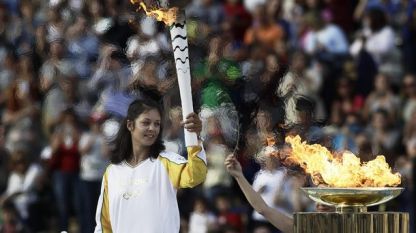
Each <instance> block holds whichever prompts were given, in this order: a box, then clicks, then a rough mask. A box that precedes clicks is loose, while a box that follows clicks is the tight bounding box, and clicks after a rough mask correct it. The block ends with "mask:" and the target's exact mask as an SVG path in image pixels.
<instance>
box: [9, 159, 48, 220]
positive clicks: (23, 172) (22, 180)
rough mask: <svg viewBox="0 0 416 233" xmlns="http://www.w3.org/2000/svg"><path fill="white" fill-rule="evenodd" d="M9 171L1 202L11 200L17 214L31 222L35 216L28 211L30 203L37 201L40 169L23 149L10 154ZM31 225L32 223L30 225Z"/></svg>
mask: <svg viewBox="0 0 416 233" xmlns="http://www.w3.org/2000/svg"><path fill="white" fill-rule="evenodd" d="M10 163H11V168H12V170H11V173H10V176H9V179H8V183H7V189H6V192H5V193H4V194H3V196H2V202H8V201H10V202H12V203H13V205H14V206H15V207H16V209H17V211H18V213H19V214H18V216H20V217H21V219H22V220H23V221H24V222H25V223H26V224H28V223H33V221H31V219H30V218H33V217H35V216H34V214H35V213H34V212H30V210H31V205H33V204H34V203H35V202H36V201H38V200H37V199H38V195H37V193H38V192H37V190H38V188H39V186H40V177H41V174H42V169H41V168H40V166H39V165H37V164H35V163H31V162H30V158H29V155H28V154H27V153H26V152H24V151H16V152H14V153H13V154H12V155H11V158H10ZM32 227H33V225H32Z"/></svg>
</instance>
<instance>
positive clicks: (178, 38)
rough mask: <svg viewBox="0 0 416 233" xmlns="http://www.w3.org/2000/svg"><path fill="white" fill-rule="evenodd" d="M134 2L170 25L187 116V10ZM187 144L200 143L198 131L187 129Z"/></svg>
mask: <svg viewBox="0 0 416 233" xmlns="http://www.w3.org/2000/svg"><path fill="white" fill-rule="evenodd" d="M130 1H131V2H132V3H133V4H136V3H139V4H140V6H141V8H142V9H143V10H144V11H145V12H146V15H148V16H152V17H155V18H156V20H158V21H163V22H164V23H165V24H166V25H168V26H169V27H170V36H171V39H172V47H173V54H174V58H175V66H176V73H177V77H178V84H179V92H180V97H181V104H182V115H183V117H186V116H187V115H188V114H190V113H192V112H193V111H194V110H193V103H192V90H191V69H190V66H189V55H188V38H187V33H186V21H185V12H184V11H182V10H179V8H177V7H173V8H169V9H156V10H147V9H146V5H145V4H144V3H143V2H140V0H130ZM185 145H186V146H195V145H198V138H197V135H196V133H191V132H188V131H187V130H185Z"/></svg>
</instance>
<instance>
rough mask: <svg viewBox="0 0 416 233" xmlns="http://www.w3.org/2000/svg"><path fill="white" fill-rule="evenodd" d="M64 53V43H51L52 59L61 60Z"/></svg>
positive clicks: (57, 41) (56, 41)
mask: <svg viewBox="0 0 416 233" xmlns="http://www.w3.org/2000/svg"><path fill="white" fill-rule="evenodd" d="M63 52H64V46H63V44H62V41H60V40H55V41H52V42H51V43H50V53H51V57H52V58H58V59H59V58H61V57H62V55H63Z"/></svg>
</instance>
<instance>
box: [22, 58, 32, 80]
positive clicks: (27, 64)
mask: <svg viewBox="0 0 416 233" xmlns="http://www.w3.org/2000/svg"><path fill="white" fill-rule="evenodd" d="M19 69H20V70H19V71H32V69H33V63H32V58H31V57H30V56H21V57H20V58H19ZM25 78H26V77H25ZM28 78H32V76H29V77H28Z"/></svg>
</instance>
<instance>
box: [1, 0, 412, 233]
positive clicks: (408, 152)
mask: <svg viewBox="0 0 416 233" xmlns="http://www.w3.org/2000/svg"><path fill="white" fill-rule="evenodd" d="M145 2H146V4H148V6H150V7H153V8H155V7H158V6H163V5H164V4H165V3H164V2H160V3H157V2H156V1H153V2H152V1H145ZM175 4H177V5H179V6H181V7H182V8H183V9H185V11H186V17H187V31H188V42H189V55H190V63H191V70H192V91H193V96H194V105H195V109H196V111H197V112H199V113H200V116H201V118H202V119H203V125H204V129H203V135H202V136H203V138H204V147H205V150H206V152H207V157H208V162H209V170H208V175H207V179H206V181H205V182H204V184H203V185H201V186H200V187H198V188H195V189H185V190H180V191H179V192H178V200H179V206H180V210H181V229H182V230H181V231H182V232H189V233H200V232H201V233H202V232H218V233H220V232H221V233H236V232H253V233H274V232H279V231H277V230H276V229H274V228H271V227H270V225H269V224H268V223H267V222H266V221H265V219H264V218H263V217H262V216H261V215H259V214H258V213H256V212H253V210H252V209H251V208H250V206H249V205H248V204H247V201H246V200H245V199H244V198H243V197H242V194H241V192H240V191H239V189H238V187H237V186H236V184H235V182H234V181H233V180H232V179H231V177H230V175H228V174H227V172H226V170H225V168H224V165H223V164H224V158H225V156H226V155H228V154H229V153H231V152H236V153H238V155H239V156H238V157H239V160H240V162H241V163H242V165H243V170H244V173H245V175H246V177H247V178H248V179H249V181H250V182H252V183H253V187H254V188H255V189H256V190H257V191H258V192H259V193H261V195H262V197H263V198H264V199H265V201H266V202H267V203H268V204H269V205H272V206H274V207H275V208H280V209H282V210H284V211H286V212H287V213H293V212H298V211H316V206H315V204H314V203H313V202H312V201H311V200H309V199H308V198H307V197H306V196H305V195H304V194H303V192H302V191H301V190H300V187H303V186H309V185H312V184H311V182H310V179H309V178H308V177H306V176H305V175H304V174H302V173H299V172H294V171H291V170H288V169H286V168H284V167H282V166H281V165H280V164H279V162H278V161H275V160H274V159H273V158H269V157H265V156H262V152H261V151H262V148H263V147H264V146H265V145H266V144H267V143H266V138H267V137H268V135H270V133H275V134H276V135H281V134H280V133H276V131H279V130H278V129H279V128H282V125H286V124H287V123H291V124H292V123H294V124H293V125H296V126H295V127H291V128H290V129H288V128H286V131H287V132H285V133H289V134H300V135H302V138H304V139H305V140H307V141H308V142H310V143H320V144H323V145H325V146H326V147H328V148H330V149H331V150H332V151H334V152H335V153H336V152H342V151H344V150H350V151H352V152H353V153H355V154H356V155H358V156H359V157H360V158H361V160H362V161H369V160H371V159H373V158H375V156H376V155H379V154H381V155H385V156H386V160H387V162H388V163H389V164H390V166H391V167H392V168H393V169H394V170H395V171H398V172H400V173H401V175H402V180H403V181H402V186H403V187H405V191H404V192H403V194H401V195H400V196H399V197H398V198H396V199H395V200H393V201H391V202H389V203H387V204H386V205H382V206H379V207H377V208H375V209H374V210H382V211H383V210H391V211H406V212H410V214H411V219H410V223H411V225H412V228H413V227H414V226H413V224H414V222H416V221H415V219H414V212H415V200H414V182H415V178H414V174H415V172H414V170H415V161H416V159H415V158H416V1H414V0H190V1H184V0H176V1H171V3H170V5H175ZM136 8H137V6H133V5H132V4H131V3H130V1H128V0H88V1H83V0H1V1H0V116H1V119H0V120H1V121H0V195H1V198H0V201H1V210H0V213H1V215H0V232H58V231H69V232H93V229H94V226H95V219H94V218H95V217H94V215H95V208H96V205H97V200H98V195H99V191H100V186H101V178H102V174H103V172H104V170H105V168H106V166H107V165H108V158H109V154H110V153H111V143H109V142H111V139H113V138H114V134H115V132H116V131H117V128H118V122H119V120H120V119H121V118H122V117H123V116H124V114H125V111H126V106H127V105H128V102H129V98H131V97H129V96H131V95H126V94H125V93H134V92H135V88H136V87H137V86H138V85H139V86H140V85H141V86H156V87H157V88H158V90H159V91H160V92H162V93H163V94H164V101H163V104H164V106H165V110H166V114H165V116H164V119H165V120H164V132H163V133H164V140H165V145H166V147H167V149H168V150H171V151H175V152H177V153H179V154H183V155H185V156H186V150H184V142H183V128H182V127H181V126H180V121H181V119H182V115H181V114H182V111H181V108H180V103H181V102H180V97H179V89H178V85H177V81H176V70H175V64H174V59H173V51H172V46H171V42H170V35H169V29H168V27H167V26H165V25H163V23H160V22H156V21H155V20H154V19H152V18H149V17H146V16H145V14H144V13H143V12H140V11H139V12H136ZM283 135H284V134H283ZM280 140H281V138H280ZM278 141H279V139H278ZM412 197H413V198H412ZM318 210H319V208H318ZM137 217H140V216H137ZM413 230H414V229H412V232H414V231H413Z"/></svg>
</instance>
